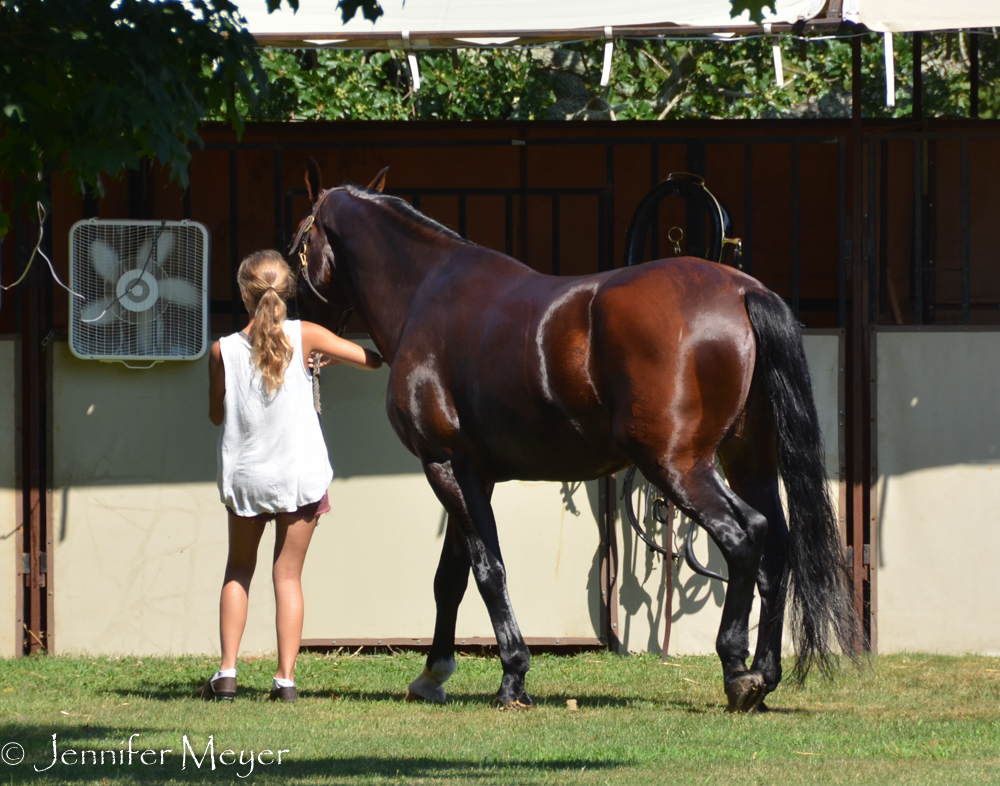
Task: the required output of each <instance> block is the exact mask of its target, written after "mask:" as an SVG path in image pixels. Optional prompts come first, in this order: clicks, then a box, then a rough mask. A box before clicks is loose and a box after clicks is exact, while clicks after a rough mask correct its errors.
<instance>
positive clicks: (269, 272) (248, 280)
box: [236, 251, 295, 396]
mask: <svg viewBox="0 0 1000 786" xmlns="http://www.w3.org/2000/svg"><path fill="white" fill-rule="evenodd" d="M236 280H237V282H238V283H239V286H240V292H241V293H242V294H243V297H244V300H247V301H249V302H248V306H250V308H251V313H252V315H253V317H254V325H253V350H252V353H251V358H252V361H253V365H254V367H255V368H256V369H257V370H258V371H259V372H260V376H261V381H262V383H263V385H264V391H265V392H266V393H267V395H269V396H271V395H274V393H275V392H276V391H277V390H278V388H280V387H281V383H282V382H284V379H285V369H286V368H288V364H289V363H290V362H291V360H292V355H293V354H294V350H293V348H292V342H291V341H290V340H289V338H288V336H287V335H286V334H285V330H284V327H283V325H282V323H283V322H284V321H285V318H286V316H287V315H288V312H287V309H286V308H285V301H286V300H287V299H288V298H290V297H292V296H293V295H294V294H295V281H294V279H293V278H292V272H291V271H290V270H289V269H288V264H287V263H286V262H285V259H284V257H282V256H281V254H279V253H278V252H277V251H256V252H254V253H253V254H251V255H250V256H248V257H247V258H246V259H244V260H243V262H241V263H240V269H239V272H238V273H237V274H236Z"/></svg>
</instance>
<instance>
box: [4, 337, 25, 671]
mask: <svg viewBox="0 0 1000 786" xmlns="http://www.w3.org/2000/svg"><path fill="white" fill-rule="evenodd" d="M14 435H15V425H14V342H13V341H11V340H9V339H0V577H2V578H0V658H9V657H12V656H14V655H15V654H17V641H18V639H19V637H18V636H17V635H16V633H17V631H16V624H17V583H16V580H15V576H16V573H15V571H16V570H17V562H16V559H17V555H18V553H19V552H20V539H19V538H18V534H19V533H18V530H17V529H16V527H17V510H16V508H15V497H16V495H15V493H14V480H15V457H14Z"/></svg>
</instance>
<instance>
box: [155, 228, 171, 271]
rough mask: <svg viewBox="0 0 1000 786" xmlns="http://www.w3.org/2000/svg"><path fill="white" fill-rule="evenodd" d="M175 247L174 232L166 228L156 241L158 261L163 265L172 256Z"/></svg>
mask: <svg viewBox="0 0 1000 786" xmlns="http://www.w3.org/2000/svg"><path fill="white" fill-rule="evenodd" d="M173 247H174V234H173V232H167V231H166V230H164V231H163V232H162V233H161V234H160V239H159V240H157V241H156V263H157V264H158V265H161V266H162V265H163V263H164V262H166V261H167V257H169V256H170V251H171V249H173Z"/></svg>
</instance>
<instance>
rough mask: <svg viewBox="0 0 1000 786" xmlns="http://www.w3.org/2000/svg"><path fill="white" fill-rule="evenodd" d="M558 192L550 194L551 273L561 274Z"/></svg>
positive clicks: (554, 274)
mask: <svg viewBox="0 0 1000 786" xmlns="http://www.w3.org/2000/svg"><path fill="white" fill-rule="evenodd" d="M559 232H560V226H559V194H553V195H552V275H553V276H558V275H561V269H560V268H561V265H560V259H559V253H560V248H559Z"/></svg>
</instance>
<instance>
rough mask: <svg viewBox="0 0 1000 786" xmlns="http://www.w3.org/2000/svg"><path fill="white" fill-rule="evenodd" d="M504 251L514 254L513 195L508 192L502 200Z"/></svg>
mask: <svg viewBox="0 0 1000 786" xmlns="http://www.w3.org/2000/svg"><path fill="white" fill-rule="evenodd" d="M503 209H504V214H503V231H504V253H505V254H506V255H507V256H509V257H512V256H514V197H513V196H511V195H510V194H508V195H507V196H505V197H504V200H503Z"/></svg>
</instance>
